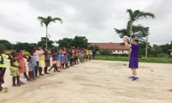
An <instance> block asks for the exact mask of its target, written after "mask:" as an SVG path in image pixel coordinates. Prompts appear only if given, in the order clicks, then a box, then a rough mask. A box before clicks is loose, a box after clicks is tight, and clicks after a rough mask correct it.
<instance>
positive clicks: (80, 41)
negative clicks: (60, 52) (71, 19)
mask: <svg viewBox="0 0 172 103" xmlns="http://www.w3.org/2000/svg"><path fill="white" fill-rule="evenodd" d="M57 43H58V44H59V47H60V48H61V47H67V48H69V47H73V46H74V47H77V48H78V47H79V48H87V47H88V40H87V38H86V37H84V36H75V37H74V39H73V38H63V39H60V40H58V41H57Z"/></svg>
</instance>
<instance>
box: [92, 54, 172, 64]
mask: <svg viewBox="0 0 172 103" xmlns="http://www.w3.org/2000/svg"><path fill="white" fill-rule="evenodd" d="M95 59H96V60H110V61H128V57H122V56H102V55H98V56H96V57H95ZM139 62H148V63H172V58H169V57H150V58H142V59H139Z"/></svg>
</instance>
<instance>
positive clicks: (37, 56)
mask: <svg viewBox="0 0 172 103" xmlns="http://www.w3.org/2000/svg"><path fill="white" fill-rule="evenodd" d="M33 50H34V56H35V58H36V66H35V69H34V76H35V77H39V76H38V69H39V54H38V51H37V50H36V48H34V49H33Z"/></svg>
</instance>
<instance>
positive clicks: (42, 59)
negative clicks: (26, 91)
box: [0, 47, 96, 93]
mask: <svg viewBox="0 0 172 103" xmlns="http://www.w3.org/2000/svg"><path fill="white" fill-rule="evenodd" d="M29 53H30V55H29V56H25V55H23V53H22V51H21V50H19V51H15V52H14V51H13V52H11V53H10V54H9V52H8V51H7V50H4V49H2V48H0V92H1V93H6V92H7V91H8V88H7V87H2V84H3V83H4V75H5V71H6V67H7V60H8V59H9V60H10V68H9V69H10V75H11V76H12V86H20V85H23V84H25V83H24V82H22V81H21V79H20V74H23V75H24V77H25V78H26V79H27V81H31V82H32V81H34V80H35V79H36V78H39V77H40V76H43V75H44V74H49V73H48V71H50V70H52V69H53V68H54V72H60V71H61V70H63V69H67V68H69V67H71V66H74V65H77V64H79V62H80V63H83V62H85V61H89V60H91V59H94V57H95V53H96V52H95V51H94V50H88V49H78V48H75V47H71V48H58V49H54V50H51V51H50V50H48V49H46V48H45V49H42V48H41V47H38V48H34V49H32V50H31V51H29ZM51 57H52V60H51ZM25 60H27V65H26V61H25ZM51 61H52V63H51ZM51 64H52V65H51ZM27 67H28V72H27ZM48 69H49V70H48ZM43 71H44V74H43Z"/></svg>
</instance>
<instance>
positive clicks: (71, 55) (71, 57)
mask: <svg viewBox="0 0 172 103" xmlns="http://www.w3.org/2000/svg"><path fill="white" fill-rule="evenodd" d="M73 62H74V50H73V49H71V51H70V66H73Z"/></svg>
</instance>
